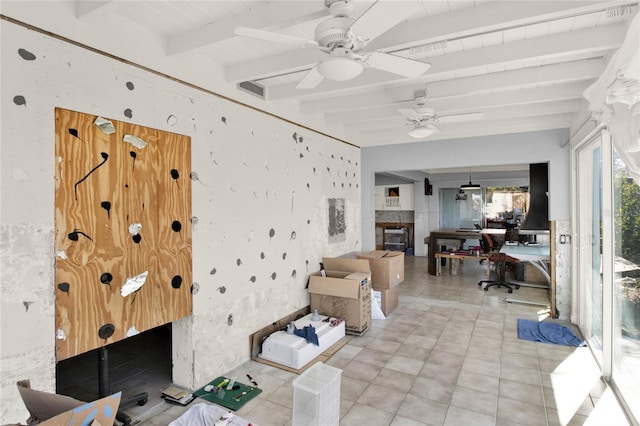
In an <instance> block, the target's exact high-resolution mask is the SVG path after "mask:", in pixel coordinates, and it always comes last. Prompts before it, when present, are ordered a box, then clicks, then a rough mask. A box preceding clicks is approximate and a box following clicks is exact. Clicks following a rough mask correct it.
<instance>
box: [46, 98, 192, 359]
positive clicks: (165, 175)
mask: <svg viewBox="0 0 640 426" xmlns="http://www.w3.org/2000/svg"><path fill="white" fill-rule="evenodd" d="M96 118H97V117H96V116H94V115H88V114H83V113H79V112H74V111H68V110H63V109H59V108H58V109H56V147H55V150H56V158H55V161H56V191H55V227H56V235H55V245H56V247H55V249H56V265H55V269H56V290H55V291H56V357H57V359H58V360H62V359H66V358H69V357H71V356H75V355H77V354H80V353H83V352H86V351H89V350H92V349H95V348H98V347H101V346H104V345H106V344H110V343H113V342H116V341H118V340H121V339H124V338H126V337H128V336H131V335H133V334H136V333H138V332H142V331H145V330H148V329H150V328H153V327H156V326H159V325H162V324H166V323H168V322H171V321H174V320H176V319H179V318H182V317H185V316H187V315H190V314H191V311H192V298H191V282H192V270H191V227H190V222H189V221H190V217H191V180H190V179H189V173H190V170H191V140H190V138H189V137H187V136H182V135H177V134H173V133H168V132H164V131H159V130H155V129H150V128H146V127H142V126H136V125H133V124H129V123H122V122H118V121H114V120H110V122H111V123H112V125H113V130H115V131H114V132H113V133H111V134H108V132H105V131H103V130H102V129H101V128H100V127H98V126H97V125H96V124H95V121H96ZM126 135H131V136H135V137H136V138H138V139H140V140H142V141H143V143H139V142H138V143H136V142H134V143H130V142H126V141H125V136H126ZM145 273H146V279H144V278H143V277H144V275H145ZM136 277H138V278H139V279H138V280H135V278H136ZM127 280H130V281H129V282H130V283H131V281H137V282H138V283H143V284H142V286H141V287H140V288H139V289H138V290H137V291H134V292H133V293H131V294H128V295H123V293H122V290H123V286H124V287H125V288H126V287H127V286H125V283H127Z"/></svg>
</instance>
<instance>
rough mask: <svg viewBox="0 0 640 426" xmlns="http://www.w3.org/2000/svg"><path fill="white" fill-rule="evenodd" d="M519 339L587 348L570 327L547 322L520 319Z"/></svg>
mask: <svg viewBox="0 0 640 426" xmlns="http://www.w3.org/2000/svg"><path fill="white" fill-rule="evenodd" d="M518 339H522V340H530V341H532V342H542V343H551V344H555V345H564V346H587V343H586V342H585V341H584V340H583V339H581V338H579V337H578V336H576V335H575V334H574V333H573V331H571V329H569V327H565V326H564V325H560V324H555V323H552V322H545V321H541V322H539V321H531V320H525V319H519V320H518Z"/></svg>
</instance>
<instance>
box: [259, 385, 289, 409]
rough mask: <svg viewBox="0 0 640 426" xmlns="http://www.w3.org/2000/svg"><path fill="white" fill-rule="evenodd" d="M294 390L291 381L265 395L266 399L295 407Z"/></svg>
mask: <svg viewBox="0 0 640 426" xmlns="http://www.w3.org/2000/svg"><path fill="white" fill-rule="evenodd" d="M293 390H294V388H293V385H292V384H291V383H287V384H285V385H284V386H282V387H280V388H279V389H276V390H275V391H273V392H271V393H270V394H269V395H267V396H265V399H266V400H267V401H271V402H275V403H276V404H280V405H283V406H285V407H289V408H293Z"/></svg>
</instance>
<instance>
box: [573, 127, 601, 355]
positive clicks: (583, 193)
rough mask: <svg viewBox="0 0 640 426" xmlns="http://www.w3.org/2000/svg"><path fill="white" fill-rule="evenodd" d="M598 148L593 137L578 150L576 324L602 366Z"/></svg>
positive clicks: (599, 155) (599, 168) (596, 141)
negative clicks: (577, 305)
mask: <svg viewBox="0 0 640 426" xmlns="http://www.w3.org/2000/svg"><path fill="white" fill-rule="evenodd" d="M601 172H602V147H601V143H600V138H599V137H598V138H595V139H593V140H592V141H591V142H589V143H588V144H587V145H585V146H584V147H582V148H581V149H580V150H579V151H578V158H577V181H578V185H580V187H581V188H582V190H580V191H577V199H576V204H577V209H576V213H577V216H578V217H577V219H578V244H579V246H578V270H577V272H578V281H577V282H578V283H579V284H578V286H579V288H578V292H579V299H580V301H579V302H580V308H581V309H580V318H579V323H580V327H581V329H582V332H583V333H584V334H585V338H586V339H587V340H588V341H589V344H590V347H591V349H592V351H593V352H594V355H595V356H596V359H597V360H598V363H599V364H600V365H602V173H601Z"/></svg>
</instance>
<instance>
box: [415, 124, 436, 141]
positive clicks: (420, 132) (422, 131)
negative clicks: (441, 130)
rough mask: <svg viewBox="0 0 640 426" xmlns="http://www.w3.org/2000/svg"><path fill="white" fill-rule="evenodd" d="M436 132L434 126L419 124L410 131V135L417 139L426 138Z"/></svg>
mask: <svg viewBox="0 0 640 426" xmlns="http://www.w3.org/2000/svg"><path fill="white" fill-rule="evenodd" d="M434 132H435V129H434V128H433V126H428V125H420V124H418V125H416V127H414V128H413V129H411V130H410V131H409V136H411V137H414V138H417V139H419V138H426V137H428V136H431V135H432V134H433V133H434Z"/></svg>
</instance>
